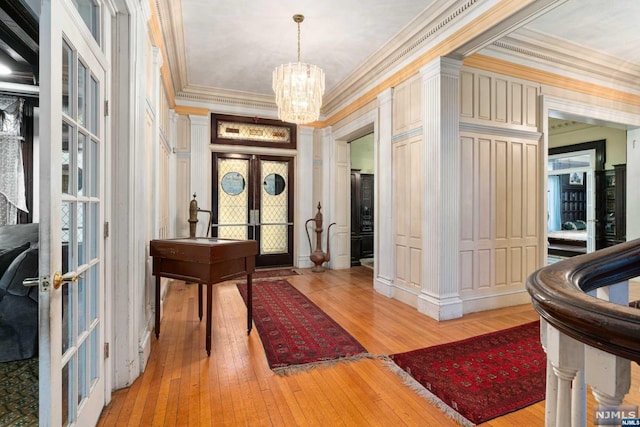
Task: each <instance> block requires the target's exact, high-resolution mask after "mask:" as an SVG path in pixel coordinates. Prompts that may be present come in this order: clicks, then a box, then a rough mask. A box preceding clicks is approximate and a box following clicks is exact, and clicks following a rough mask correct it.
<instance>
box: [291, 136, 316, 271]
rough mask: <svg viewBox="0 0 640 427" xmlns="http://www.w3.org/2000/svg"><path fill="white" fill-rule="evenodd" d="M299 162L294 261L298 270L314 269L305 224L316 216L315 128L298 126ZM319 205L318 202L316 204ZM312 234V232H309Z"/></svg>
mask: <svg viewBox="0 0 640 427" xmlns="http://www.w3.org/2000/svg"><path fill="white" fill-rule="evenodd" d="M297 151H298V161H297V165H296V188H295V191H296V200H295V213H294V224H295V226H294V234H295V244H296V248H297V249H296V253H297V256H296V258H295V260H294V262H295V266H296V267H298V268H310V267H313V263H312V262H311V260H310V259H309V255H310V254H311V252H310V248H309V241H308V240H307V233H306V231H305V227H304V225H305V222H306V221H307V220H308V219H309V218H313V216H314V215H315V209H314V200H313V179H314V174H313V171H314V167H313V128H312V127H307V126H298V142H297ZM315 203H316V204H317V203H318V202H317V201H316V202H315ZM309 233H311V232H309Z"/></svg>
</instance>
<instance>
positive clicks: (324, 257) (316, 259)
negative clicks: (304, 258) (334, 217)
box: [304, 202, 336, 273]
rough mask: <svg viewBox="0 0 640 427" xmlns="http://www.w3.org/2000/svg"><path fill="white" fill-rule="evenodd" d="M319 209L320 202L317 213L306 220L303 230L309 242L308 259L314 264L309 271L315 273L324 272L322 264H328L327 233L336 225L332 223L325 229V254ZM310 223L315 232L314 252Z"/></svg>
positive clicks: (329, 256)
mask: <svg viewBox="0 0 640 427" xmlns="http://www.w3.org/2000/svg"><path fill="white" fill-rule="evenodd" d="M321 209H322V207H321V206H320V202H318V212H317V213H316V216H315V217H313V218H310V219H308V220H307V222H305V223H304V229H305V231H306V232H307V240H309V250H310V251H312V252H311V255H309V259H310V260H311V262H313V264H314V267H313V268H312V269H311V271H313V272H315V273H318V272H321V271H324V268H322V264H324V263H325V262H329V260H330V259H331V252H330V248H329V232H330V231H331V227H332V226H334V225H336V223H335V222H332V223H331V224H329V227H328V228H327V252H326V253H325V252H323V251H322V212H320V210H321ZM311 221H314V222H315V232H316V249H315V250H313V247H312V245H311V237H310V236H309V227H308V224H309V223H310V222H311Z"/></svg>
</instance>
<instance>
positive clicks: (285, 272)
mask: <svg viewBox="0 0 640 427" xmlns="http://www.w3.org/2000/svg"><path fill="white" fill-rule="evenodd" d="M298 274H300V273H298V272H297V271H295V270H292V269H290V268H280V269H277V270H256V271H255V273H253V276H252V279H265V278H267V277H283V276H295V275H298Z"/></svg>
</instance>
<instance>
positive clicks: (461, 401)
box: [390, 321, 547, 425]
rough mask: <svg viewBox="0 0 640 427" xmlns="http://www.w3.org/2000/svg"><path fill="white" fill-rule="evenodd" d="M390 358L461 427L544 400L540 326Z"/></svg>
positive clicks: (519, 328)
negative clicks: (461, 426)
mask: <svg viewBox="0 0 640 427" xmlns="http://www.w3.org/2000/svg"><path fill="white" fill-rule="evenodd" d="M390 358H391V360H392V361H393V362H394V363H395V365H397V366H395V365H393V364H391V365H390V366H391V367H392V369H394V370H395V371H396V372H398V373H400V374H401V375H402V376H403V377H404V378H405V381H406V382H407V384H409V385H410V386H412V387H413V388H414V389H415V390H416V391H418V392H419V393H420V394H422V395H423V396H425V397H426V398H427V399H429V400H430V401H432V402H433V403H435V404H436V405H437V406H438V407H440V409H442V410H443V411H444V412H445V413H446V414H447V415H449V416H450V417H451V418H453V419H454V420H456V421H457V422H458V423H460V424H462V425H474V424H479V423H482V422H484V421H487V420H490V419H492V418H495V417H499V416H501V415H504V414H507V413H509V412H512V411H515V410H517V409H521V408H524V407H526V406H529V405H531V404H533V403H536V402H539V401H540V400H543V399H544V397H545V380H546V366H547V361H546V355H545V353H544V350H543V349H542V346H541V345H540V322H538V321H536V322H532V323H527V324H525V325H521V326H516V327H514V328H510V329H506V330H503V331H498V332H493V333H490V334H486V335H480V336H477V337H473V338H469V339H466V340H463V341H457V342H453V343H448V344H442V345H438V346H434V347H428V348H423V349H420V350H414V351H410V352H407V353H400V354H393V355H391V356H390ZM398 367H399V368H398ZM407 374H408V375H407ZM416 382H417V383H419V384H416Z"/></svg>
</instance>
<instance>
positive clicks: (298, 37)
mask: <svg viewBox="0 0 640 427" xmlns="http://www.w3.org/2000/svg"><path fill="white" fill-rule="evenodd" d="M298 62H300V21H298Z"/></svg>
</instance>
